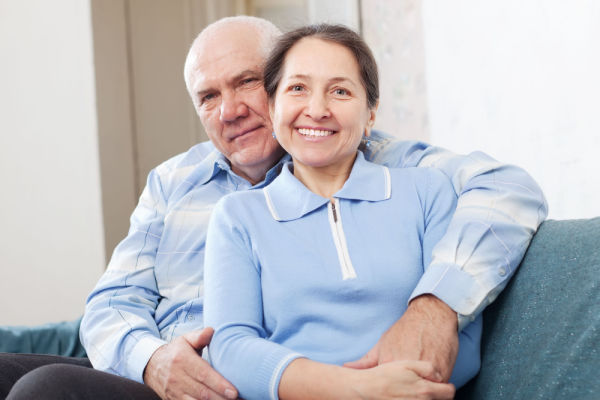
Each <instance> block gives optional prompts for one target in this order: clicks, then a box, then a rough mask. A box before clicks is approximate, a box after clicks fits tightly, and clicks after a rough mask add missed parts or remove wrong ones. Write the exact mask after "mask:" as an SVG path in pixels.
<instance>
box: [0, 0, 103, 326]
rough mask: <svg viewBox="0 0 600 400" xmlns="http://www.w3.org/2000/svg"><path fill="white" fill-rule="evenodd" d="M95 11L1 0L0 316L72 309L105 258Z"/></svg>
mask: <svg viewBox="0 0 600 400" xmlns="http://www.w3.org/2000/svg"><path fill="white" fill-rule="evenodd" d="M89 15H90V10H89V3H88V2H86V1H80V0H63V1H56V2H54V1H52V2H49V1H46V0H27V1H5V0H2V1H0V54H1V57H2V60H1V61H0V88H1V89H0V115H1V116H0V182H1V189H0V191H1V195H0V221H1V224H2V229H0V271H1V272H0V323H11V324H28V323H32V322H38V323H39V322H46V321H52V320H61V319H71V318H75V317H76V316H78V315H80V314H81V312H82V310H83V305H84V302H85V297H86V296H87V294H88V293H89V292H90V290H91V289H92V287H93V285H94V284H95V282H96V280H97V279H98V277H99V276H100V274H101V273H102V271H103V268H104V264H105V259H104V233H103V226H102V204H101V201H100V173H99V168H98V166H99V163H98V143H97V136H96V112H95V92H94V65H93V58H92V30H91V21H90V17H89Z"/></svg>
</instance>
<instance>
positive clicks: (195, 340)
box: [183, 327, 215, 350]
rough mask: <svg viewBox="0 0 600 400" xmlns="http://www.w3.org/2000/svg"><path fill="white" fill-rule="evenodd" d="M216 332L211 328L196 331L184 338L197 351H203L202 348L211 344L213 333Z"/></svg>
mask: <svg viewBox="0 0 600 400" xmlns="http://www.w3.org/2000/svg"><path fill="white" fill-rule="evenodd" d="M214 332H215V330H214V329H213V328H210V327H206V328H204V329H200V330H195V331H192V332H188V333H186V334H185V335H183V337H184V338H185V340H186V341H187V342H188V343H189V344H190V345H191V346H192V347H193V348H195V349H196V350H202V348H203V347H204V346H206V345H208V344H209V343H210V340H211V339H212V336H213V333H214Z"/></svg>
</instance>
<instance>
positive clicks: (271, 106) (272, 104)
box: [267, 99, 275, 123]
mask: <svg viewBox="0 0 600 400" xmlns="http://www.w3.org/2000/svg"><path fill="white" fill-rule="evenodd" d="M267 101H268V103H269V118H270V119H271V123H273V115H274V114H275V102H274V101H273V100H272V99H269V100H267Z"/></svg>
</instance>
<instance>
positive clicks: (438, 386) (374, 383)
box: [351, 361, 455, 400]
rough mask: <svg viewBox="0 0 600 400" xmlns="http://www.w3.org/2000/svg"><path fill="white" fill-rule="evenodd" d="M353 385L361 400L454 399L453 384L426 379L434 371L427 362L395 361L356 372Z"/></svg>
mask: <svg viewBox="0 0 600 400" xmlns="http://www.w3.org/2000/svg"><path fill="white" fill-rule="evenodd" d="M357 372H359V373H360V375H358V374H357V375H356V376H355V377H356V378H358V379H356V380H355V381H354V382H352V383H351V387H352V388H353V389H354V390H355V393H356V395H357V396H358V398H361V399H373V400H375V399H377V400H379V399H428V400H429V399H431V400H438V399H439V400H445V399H452V398H454V391H455V389H454V385H452V384H449V383H437V382H433V381H430V380H427V379H426V378H425V377H428V376H432V375H433V374H434V373H435V371H434V367H433V365H432V364H431V363H430V362H427V361H394V362H390V363H386V364H382V365H379V366H377V367H374V368H369V369H363V370H360V371H357Z"/></svg>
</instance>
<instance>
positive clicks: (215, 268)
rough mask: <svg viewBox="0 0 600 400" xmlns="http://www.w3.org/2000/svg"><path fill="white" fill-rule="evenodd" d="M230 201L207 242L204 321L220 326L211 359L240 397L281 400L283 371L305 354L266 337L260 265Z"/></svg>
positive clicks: (218, 214)
mask: <svg viewBox="0 0 600 400" xmlns="http://www.w3.org/2000/svg"><path fill="white" fill-rule="evenodd" d="M227 200H228V199H227V198H225V199H224V201H223V200H222V201H220V202H219V203H218V204H217V206H216V208H215V210H214V211H213V215H212V217H211V222H210V224H209V229H208V236H207V242H206V258H205V297H204V300H205V303H204V304H205V313H204V323H205V326H211V327H213V328H214V329H215V333H214V335H213V338H212V340H211V343H210V346H209V357H210V361H211V363H212V365H213V366H214V367H215V369H216V370H217V371H218V372H219V373H221V374H222V375H223V376H224V377H225V378H226V379H227V380H229V381H230V382H231V383H232V384H234V385H235V386H236V388H237V389H238V391H239V393H240V397H241V398H244V399H277V398H278V390H279V381H280V379H281V375H282V374H283V371H284V370H285V368H286V367H287V366H288V365H289V363H290V362H292V361H293V360H295V359H296V358H298V357H301V355H300V354H298V353H295V352H293V351H291V350H289V349H287V348H286V347H284V346H281V345H279V344H276V343H274V342H270V341H268V340H266V339H265V338H266V336H267V332H266V331H265V329H264V327H263V324H262V322H263V313H262V309H263V307H262V291H261V280H260V271H259V269H258V268H259V267H258V265H257V263H256V261H255V258H254V256H253V252H252V247H251V242H250V240H249V235H248V234H247V232H246V231H245V229H244V228H243V227H242V226H241V224H239V222H236V221H235V217H233V216H232V214H233V213H232V209H229V210H227V206H226V204H227ZM239 203H240V202H238V203H237V204H239ZM231 208H232V207H231Z"/></svg>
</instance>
